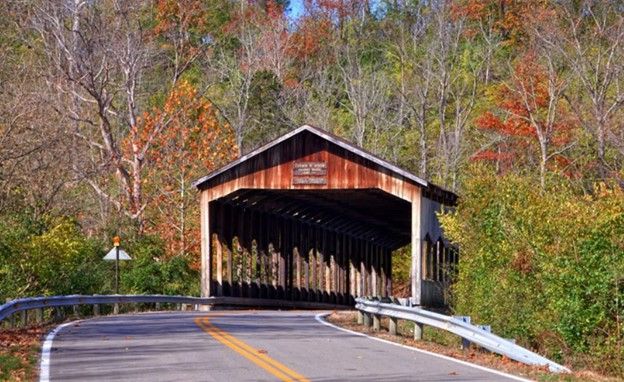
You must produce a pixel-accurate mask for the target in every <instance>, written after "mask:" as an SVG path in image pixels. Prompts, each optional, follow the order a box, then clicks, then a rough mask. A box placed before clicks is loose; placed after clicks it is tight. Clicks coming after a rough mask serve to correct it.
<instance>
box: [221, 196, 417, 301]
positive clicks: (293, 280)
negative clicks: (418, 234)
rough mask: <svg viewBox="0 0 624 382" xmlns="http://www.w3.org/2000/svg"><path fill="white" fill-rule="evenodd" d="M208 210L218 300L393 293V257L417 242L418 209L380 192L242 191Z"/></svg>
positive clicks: (338, 297) (333, 297)
mask: <svg viewBox="0 0 624 382" xmlns="http://www.w3.org/2000/svg"><path fill="white" fill-rule="evenodd" d="M209 210H210V217H209V221H210V232H211V234H212V248H211V249H212V251H211V253H212V254H213V255H212V256H211V258H212V264H211V265H212V266H211V278H210V279H211V283H212V285H211V286H212V288H211V290H213V291H214V292H216V293H215V294H216V295H225V296H241V297H259V298H278V299H295V300H308V301H317V302H327V303H334V304H352V303H353V296H355V295H359V296H362V295H378V296H383V295H389V294H391V288H392V285H391V284H392V282H391V277H390V274H391V252H392V251H393V250H395V249H397V248H400V247H403V246H405V245H407V244H409V243H410V240H411V204H410V203H409V202H407V201H404V200H402V199H399V198H397V197H395V196H392V195H390V194H388V193H386V192H383V191H381V190H378V189H349V190H270V189H254V190H250V189H242V190H238V191H235V192H233V193H231V194H229V195H226V196H224V197H222V198H220V199H217V200H215V201H212V202H210V208H209Z"/></svg>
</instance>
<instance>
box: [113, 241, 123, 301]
mask: <svg viewBox="0 0 624 382" xmlns="http://www.w3.org/2000/svg"><path fill="white" fill-rule="evenodd" d="M120 242H121V239H120V238H119V236H115V237H114V238H113V246H114V247H115V294H119V244H120Z"/></svg>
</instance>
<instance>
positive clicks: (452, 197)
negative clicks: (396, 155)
mask: <svg viewBox="0 0 624 382" xmlns="http://www.w3.org/2000/svg"><path fill="white" fill-rule="evenodd" d="M306 132H307V133H310V134H313V135H315V136H317V137H319V138H321V139H323V140H325V141H327V142H329V143H330V144H333V145H336V146H337V147H340V148H342V149H344V150H346V151H348V152H350V153H352V154H354V155H356V156H358V157H360V158H362V159H364V160H366V161H369V162H371V163H374V164H375V165H377V166H379V167H380V168H383V169H385V170H387V171H389V172H390V173H392V174H394V175H396V176H399V177H401V178H403V179H405V180H407V181H409V182H410V183H412V184H414V185H418V186H419V187H422V188H423V189H424V192H425V196H427V197H429V198H431V199H435V200H439V201H440V202H441V203H443V204H449V205H453V204H455V202H456V200H457V195H456V194H454V193H453V192H451V191H448V190H446V189H444V188H442V187H439V186H437V185H435V184H433V183H431V182H428V181H427V180H425V179H422V178H420V177H418V176H417V175H415V174H413V173H411V172H409V171H407V170H404V169H402V168H400V167H398V166H396V165H394V164H392V163H390V162H388V161H386V160H384V159H382V158H380V157H378V156H376V155H374V154H372V153H370V152H368V151H366V150H364V149H362V148H361V147H358V146H355V145H354V144H352V143H350V142H348V141H347V140H345V139H342V138H340V137H338V136H336V135H334V134H332V133H330V132H328V131H326V130H323V129H320V128H318V127H314V126H310V125H303V126H300V127H298V128H296V129H294V130H292V131H290V132H288V133H286V134H284V135H282V136H280V137H278V138H277V139H275V140H273V141H271V142H269V143H267V144H265V145H263V146H260V147H258V148H257V149H255V150H253V151H251V152H249V153H247V154H245V155H243V156H241V157H240V158H238V159H236V160H234V161H232V162H230V163H228V164H227V165H225V166H223V167H221V168H219V169H217V170H215V171H212V172H210V173H209V174H208V175H206V176H203V177H201V178H199V179H197V180H196V181H195V182H193V186H195V187H197V188H199V189H200V190H201V189H205V188H209V187H210V186H211V185H210V183H211V182H210V181H211V180H215V178H217V177H218V176H219V175H222V174H224V173H226V172H228V171H229V170H235V169H236V168H237V167H239V166H241V165H242V164H243V163H245V162H248V161H250V160H252V159H254V158H257V157H258V156H259V155H260V154H262V153H265V152H267V151H269V150H270V149H272V148H275V147H276V146H279V145H280V144H283V143H284V142H286V141H288V140H289V139H291V138H296V137H297V136H298V135H302V134H304V133H306Z"/></svg>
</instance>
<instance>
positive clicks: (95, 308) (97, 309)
mask: <svg viewBox="0 0 624 382" xmlns="http://www.w3.org/2000/svg"><path fill="white" fill-rule="evenodd" d="M93 315H94V316H99V315H100V304H93Z"/></svg>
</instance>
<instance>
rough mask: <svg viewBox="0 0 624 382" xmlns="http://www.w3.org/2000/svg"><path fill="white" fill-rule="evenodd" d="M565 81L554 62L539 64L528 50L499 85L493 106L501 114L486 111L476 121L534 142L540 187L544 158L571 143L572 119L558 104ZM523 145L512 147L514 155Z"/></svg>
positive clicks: (484, 153)
mask: <svg viewBox="0 0 624 382" xmlns="http://www.w3.org/2000/svg"><path fill="white" fill-rule="evenodd" d="M566 85H567V84H566V82H565V81H564V80H562V78H561V76H560V74H559V73H558V72H557V68H556V67H555V63H553V62H552V61H551V60H547V62H546V64H545V65H544V64H541V63H540V62H538V57H537V55H536V54H535V52H529V53H527V54H525V55H524V56H523V57H521V58H520V59H519V60H518V62H516V64H515V65H514V68H513V75H512V78H511V81H510V82H509V83H507V84H504V85H503V86H502V87H501V88H500V93H499V94H500V97H499V102H498V103H497V107H498V109H499V111H500V112H501V114H499V115H495V114H494V113H492V112H486V113H484V114H483V115H482V116H481V117H479V118H478V119H477V121H476V123H477V125H478V126H479V127H480V128H482V129H486V130H490V131H493V132H495V133H498V134H502V135H504V136H506V137H508V138H512V139H516V140H517V141H519V142H522V141H523V140H524V141H525V142H534V143H536V144H537V146H538V152H539V155H538V157H539V159H538V163H539V179H540V185H541V186H542V188H544V187H545V181H546V170H547V164H548V161H549V160H551V159H552V158H553V157H555V156H559V155H561V154H562V153H563V152H564V151H565V150H567V149H568V148H570V147H571V145H572V144H573V143H572V144H571V140H572V136H571V130H572V128H573V121H572V120H571V119H570V117H569V113H568V112H567V110H566V108H565V107H564V105H563V104H562V94H563V91H564V89H565V87H566ZM523 147H525V146H519V147H516V150H517V151H516V152H515V155H521V154H522V153H521V150H522V148H523ZM512 149H513V145H512ZM497 155H500V153H497V154H495V153H491V152H488V151H482V152H480V153H479V154H478V156H477V157H479V158H487V159H493V158H496V159H498V158H499V157H497Z"/></svg>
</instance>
